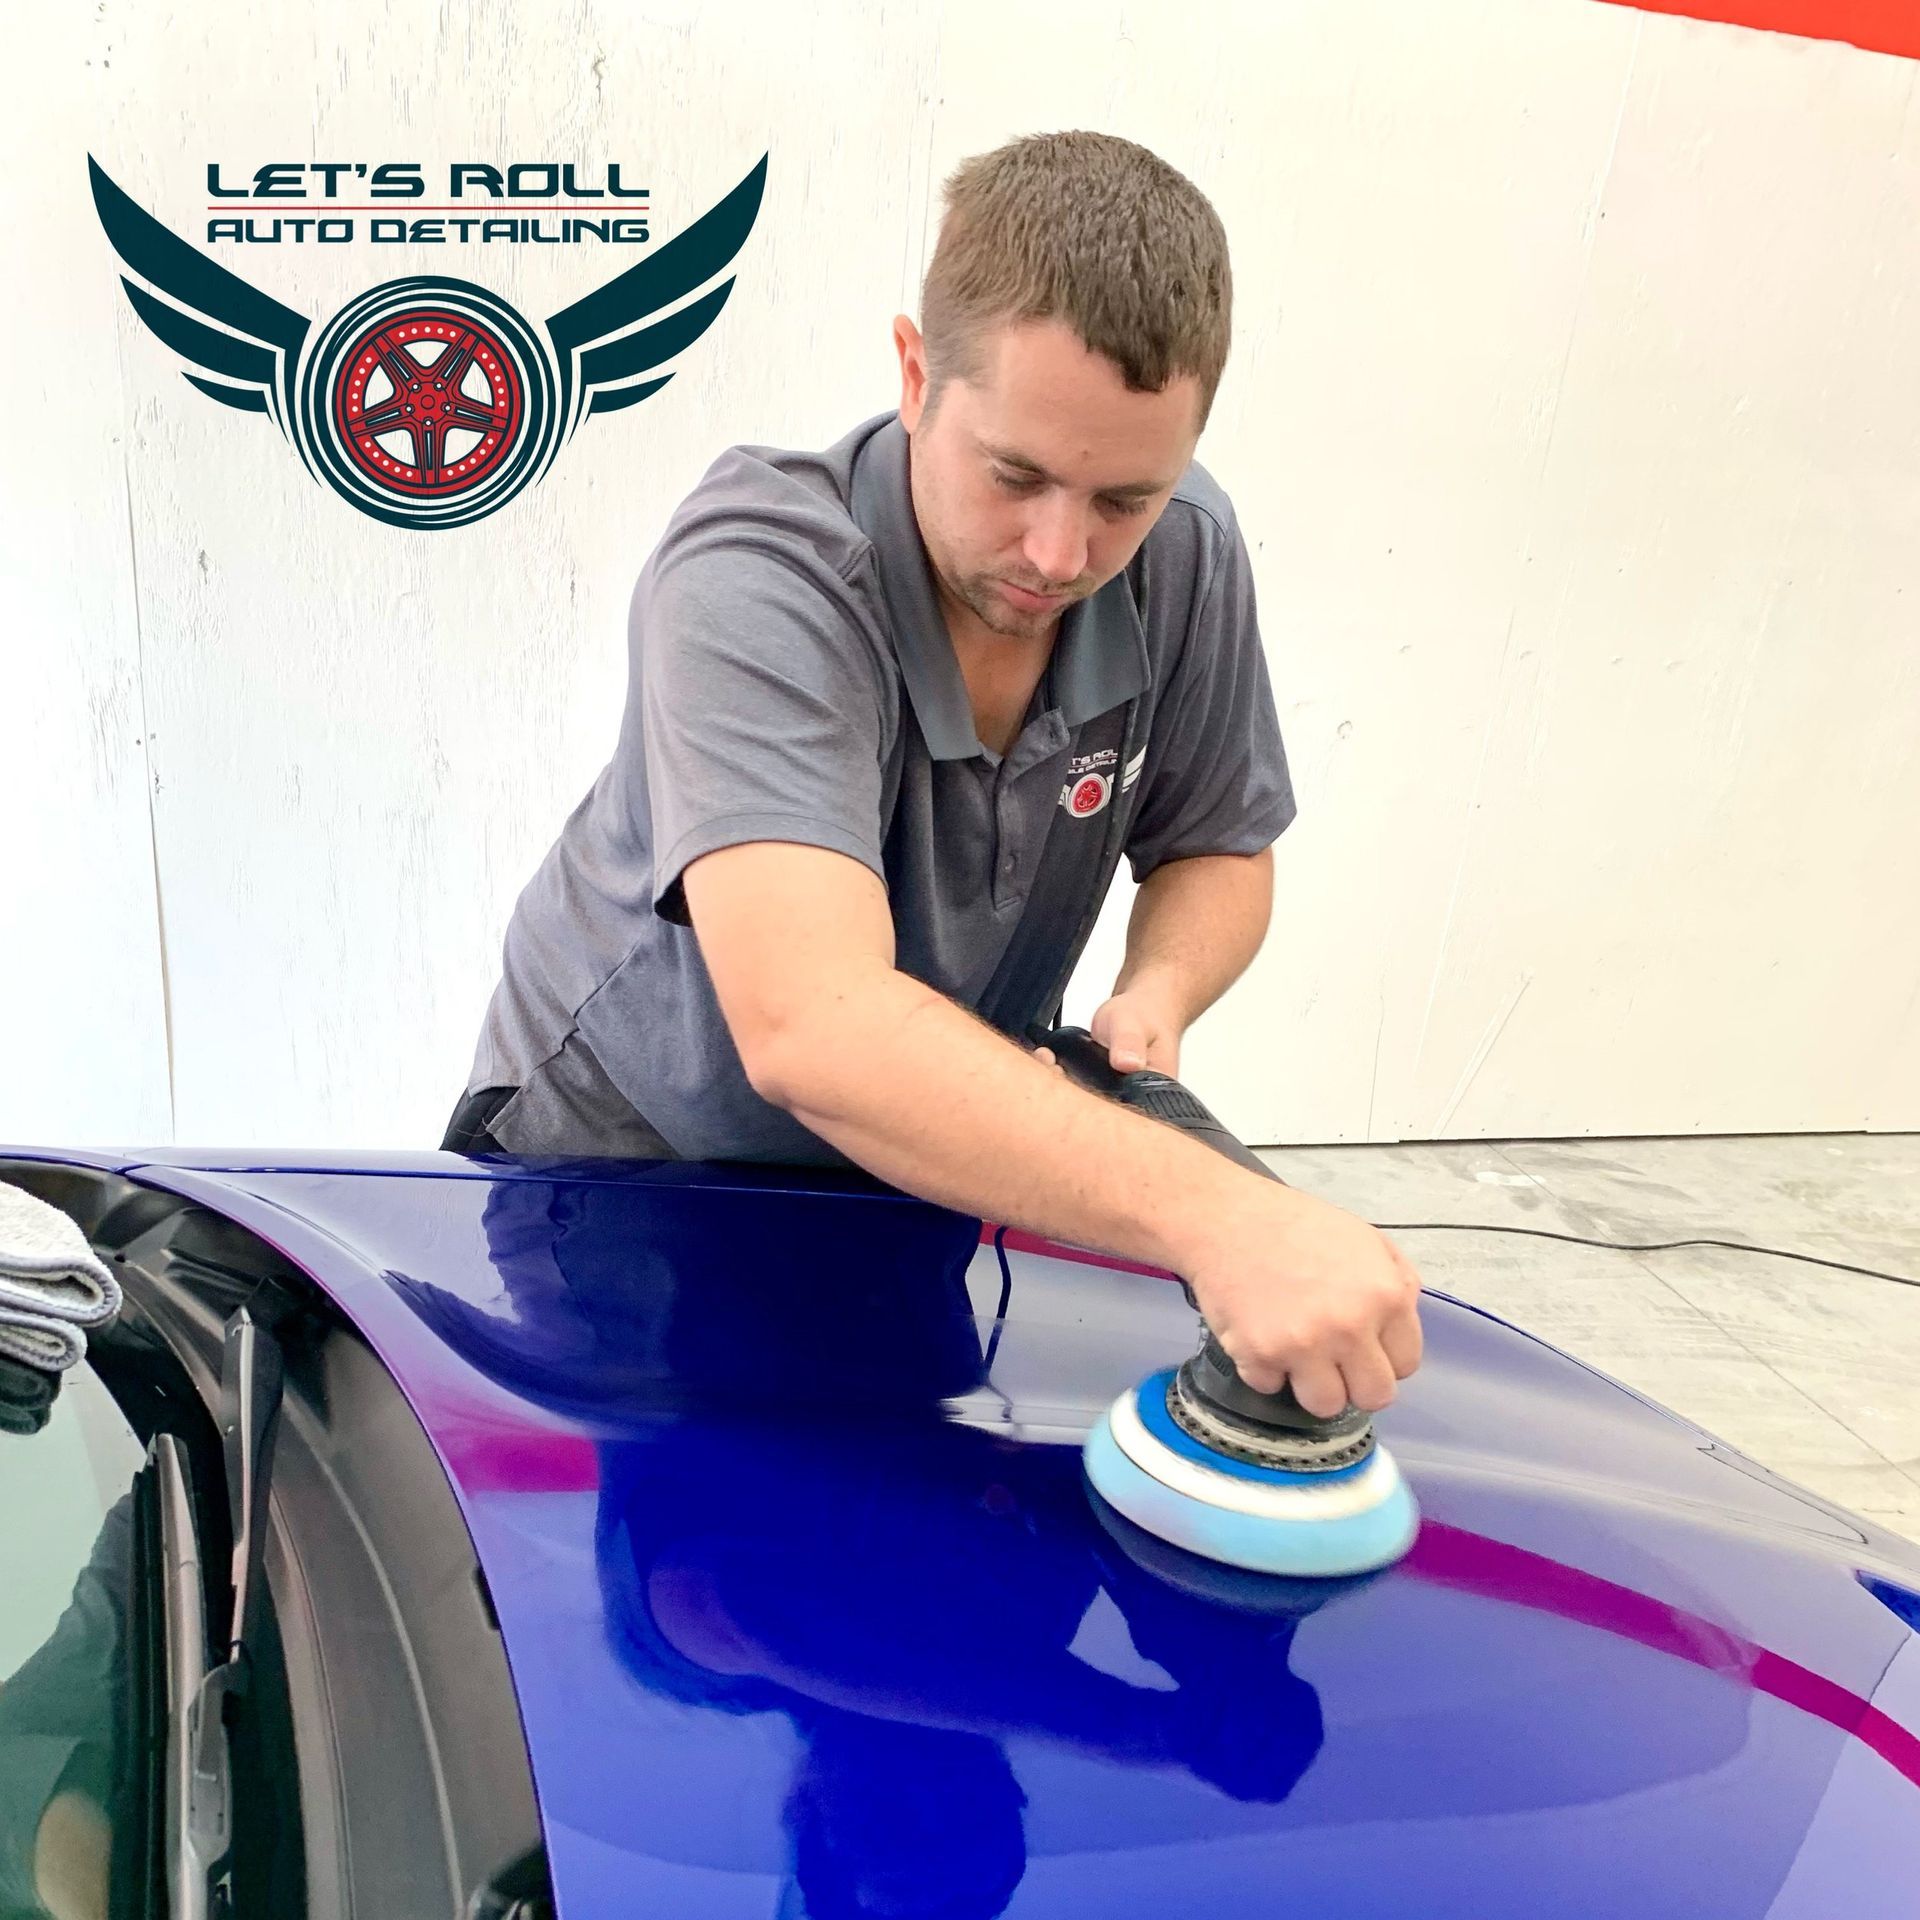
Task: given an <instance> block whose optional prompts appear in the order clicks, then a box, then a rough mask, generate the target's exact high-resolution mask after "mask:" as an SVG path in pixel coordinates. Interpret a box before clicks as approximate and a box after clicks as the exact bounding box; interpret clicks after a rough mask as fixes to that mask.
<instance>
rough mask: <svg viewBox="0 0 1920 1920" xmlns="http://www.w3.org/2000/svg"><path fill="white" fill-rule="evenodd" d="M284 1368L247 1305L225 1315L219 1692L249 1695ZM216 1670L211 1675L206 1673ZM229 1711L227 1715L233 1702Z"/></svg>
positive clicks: (233, 1696)
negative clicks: (224, 1574)
mask: <svg viewBox="0 0 1920 1920" xmlns="http://www.w3.org/2000/svg"><path fill="white" fill-rule="evenodd" d="M285 1378H286V1369H285V1366H284V1365H283V1363H282V1360H281V1356H280V1343H279V1341H278V1340H276V1339H275V1338H274V1337H273V1335H272V1334H271V1333H269V1332H268V1331H267V1330H266V1328H265V1327H263V1326H261V1325H260V1324H259V1322H258V1321H256V1320H255V1319H254V1317H253V1315H252V1314H251V1313H249V1312H248V1311H247V1309H246V1308H245V1307H241V1308H239V1309H237V1310H236V1311H235V1312H234V1313H233V1314H232V1315H231V1316H230V1317H229V1319H228V1321H227V1330H226V1340H225V1343H224V1345H223V1346H222V1348H221V1353H220V1444H221V1447H222V1449H223V1450H224V1452H225V1454H226V1462H227V1517H228V1519H229V1521H230V1522H231V1523H232V1528H233V1611H232V1614H231V1616H230V1617H229V1620H228V1625H227V1663H226V1665H225V1667H223V1668H221V1669H219V1671H220V1672H222V1673H225V1674H227V1675H228V1678H227V1680H226V1682H225V1685H224V1689H223V1691H224V1694H225V1695H226V1696H227V1697H230V1698H231V1699H233V1700H235V1701H239V1700H242V1699H244V1698H245V1697H246V1692H247V1685H248V1682H249V1680H250V1679H251V1677H252V1669H253V1655H252V1652H251V1648H252V1643H253V1631H254V1625H255V1622H256V1621H257V1620H258V1618H259V1614H260V1589H261V1586H262V1584H263V1581H264V1579H265V1572H266V1551H267V1481H268V1478H269V1476H270V1474H271V1472H272V1465H273V1440H274V1435H275V1433H276V1432H277V1431H278V1430H279V1414H280V1395H281V1387H282V1384H283V1382H284V1381H285ZM212 1677H213V1676H211V1675H210V1676H209V1679H211V1678H212ZM228 1711H229V1718H231V1709H229V1710H228Z"/></svg>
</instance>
